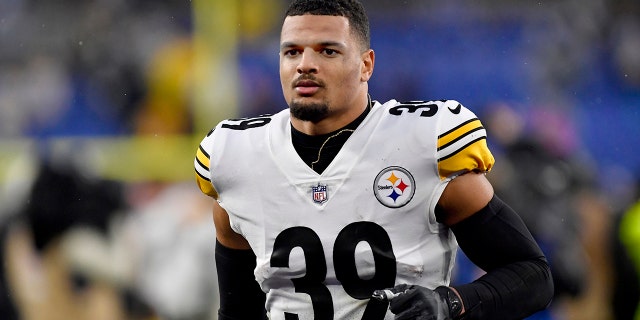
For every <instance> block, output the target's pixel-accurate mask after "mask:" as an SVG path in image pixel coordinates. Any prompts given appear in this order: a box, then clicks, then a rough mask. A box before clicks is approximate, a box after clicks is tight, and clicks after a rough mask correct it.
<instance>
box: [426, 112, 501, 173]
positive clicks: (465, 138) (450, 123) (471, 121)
mask: <svg viewBox="0 0 640 320" xmlns="http://www.w3.org/2000/svg"><path fill="white" fill-rule="evenodd" d="M437 159H438V174H439V175H440V179H442V180H444V179H447V178H450V177H452V176H455V175H458V174H461V173H463V172H468V171H482V172H488V171H490V170H491V168H492V167H493V164H494V162H495V159H494V158H493V155H492V154H491V151H490V150H489V147H488V146H487V132H486V130H485V128H484V127H483V126H482V123H481V122H480V120H479V119H478V118H477V117H476V115H475V114H474V113H473V112H472V111H470V110H469V109H467V108H465V107H464V106H462V105H461V104H460V103H458V102H457V101H455V100H449V101H446V102H445V104H444V108H443V110H442V115H441V116H440V119H439V125H438V149H437Z"/></svg>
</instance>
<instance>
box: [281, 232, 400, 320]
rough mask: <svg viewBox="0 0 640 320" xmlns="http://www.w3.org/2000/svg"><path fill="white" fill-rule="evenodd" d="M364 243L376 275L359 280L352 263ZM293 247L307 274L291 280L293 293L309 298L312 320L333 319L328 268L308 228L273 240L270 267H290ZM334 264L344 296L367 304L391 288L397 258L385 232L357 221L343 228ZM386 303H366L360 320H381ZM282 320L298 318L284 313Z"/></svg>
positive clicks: (354, 262) (314, 237) (319, 244)
mask: <svg viewBox="0 0 640 320" xmlns="http://www.w3.org/2000/svg"><path fill="white" fill-rule="evenodd" d="M360 242H366V243H367V244H368V245H369V246H370V248H371V251H372V253H373V259H374V263H375V275H374V276H373V278H371V279H362V278H360V276H359V275H358V270H357V266H356V261H355V250H356V246H357V245H358V244H359V243H360ZM295 247H300V248H301V249H302V251H303V253H304V258H305V264H306V273H305V275H304V277H301V278H296V279H291V281H292V282H293V285H294V288H295V290H296V292H303V293H306V294H308V295H309V296H310V297H311V302H312V305H313V312H314V319H321V320H324V319H333V300H332V297H331V293H330V292H329V289H328V288H327V287H326V286H325V285H324V281H325V279H326V276H327V264H326V260H325V258H324V250H323V248H322V243H321V241H320V238H319V237H318V235H317V234H316V233H315V232H314V231H313V230H311V229H309V228H307V227H292V228H288V229H286V230H284V231H282V232H281V233H280V234H279V235H278V236H277V237H276V240H275V243H274V246H273V254H272V255H271V266H272V267H281V268H288V267H289V255H290V254H291V251H292V250H293V248H295ZM333 264H334V266H335V272H336V277H337V279H338V280H339V281H340V283H341V284H342V286H343V288H344V290H345V292H346V293H347V294H349V296H351V297H353V298H354V299H359V300H367V299H369V298H370V297H371V293H372V292H373V290H375V289H381V288H388V287H392V286H393V285H394V282H395V278H396V258H395V255H394V254H393V247H392V245H391V239H389V235H388V234H387V232H386V231H385V230H384V229H383V228H382V227H381V226H379V225H377V224H375V223H373V222H366V221H359V222H354V223H352V224H349V225H348V226H346V227H345V228H344V229H342V231H340V233H339V234H338V236H337V238H336V241H335V243H334V246H333ZM387 307H388V305H387V303H384V302H380V301H377V300H375V299H369V302H368V303H367V307H366V309H365V312H364V315H363V317H362V319H367V320H382V319H384V316H385V314H386V312H387ZM285 319H287V320H296V319H298V316H297V315H295V314H291V313H285Z"/></svg>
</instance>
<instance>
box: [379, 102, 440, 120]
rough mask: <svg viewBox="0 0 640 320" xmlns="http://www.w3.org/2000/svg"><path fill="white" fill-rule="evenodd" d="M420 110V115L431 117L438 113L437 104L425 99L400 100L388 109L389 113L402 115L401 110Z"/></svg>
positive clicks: (411, 111)
mask: <svg viewBox="0 0 640 320" xmlns="http://www.w3.org/2000/svg"><path fill="white" fill-rule="evenodd" d="M418 110H421V112H420V116H421V117H433V116H434V115H435V114H436V113H438V105H436V104H434V103H431V102H426V101H409V102H401V103H400V104H399V105H397V106H395V107H393V108H391V109H389V113H390V114H392V115H394V116H399V115H402V113H403V112H405V111H406V112H408V113H416V111H418Z"/></svg>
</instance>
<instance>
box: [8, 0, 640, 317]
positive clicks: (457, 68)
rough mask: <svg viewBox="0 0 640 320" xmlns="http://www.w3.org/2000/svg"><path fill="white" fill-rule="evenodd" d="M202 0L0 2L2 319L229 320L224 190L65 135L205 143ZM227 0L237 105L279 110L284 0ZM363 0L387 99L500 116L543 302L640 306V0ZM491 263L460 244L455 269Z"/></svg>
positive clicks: (507, 171)
mask: <svg viewBox="0 0 640 320" xmlns="http://www.w3.org/2000/svg"><path fill="white" fill-rule="evenodd" d="M196 2H198V1H184V0H182V1H179V0H164V1H150V0H135V1H124V0H92V1H78V0H59V1H44V0H6V1H0V70H1V72H0V167H1V168H0V254H1V255H2V261H3V263H2V264H0V315H1V316H0V318H2V319H7V320H11V319H26V320H31V319H33V320H39V319H53V320H55V319H105V320H107V319H131V320H137V319H176V320H182V319H184V320H187V319H188V320H209V319H216V315H215V310H216V294H217V286H216V275H215V264H214V260H213V259H214V258H213V248H214V243H215V234H214V229H213V226H212V221H211V214H210V205H211V204H210V201H212V200H211V199H209V198H207V197H205V196H203V195H201V194H200V193H199V191H198V190H197V187H196V186H195V183H194V182H193V181H192V180H191V177H184V178H180V179H174V180H169V181H168V180H166V179H160V178H154V177H153V175H151V176H149V177H148V179H144V180H140V179H122V178H114V177H113V176H104V175H102V174H100V172H99V171H97V170H95V166H96V165H98V162H99V160H96V159H93V158H91V157H89V158H87V157H81V156H80V154H81V152H80V151H78V148H73V147H70V148H63V149H62V151H61V150H59V148H57V147H55V148H54V145H55V146H59V143H58V142H59V141H60V140H61V139H62V140H64V139H65V138H67V137H82V138H85V139H89V140H88V141H91V139H97V138H112V137H124V138H125V139H127V138H130V137H139V136H169V135H179V136H186V137H195V138H194V139H193V141H194V144H193V150H194V153H195V147H196V145H197V141H198V140H199V138H200V137H201V136H203V135H204V134H206V131H204V130H208V129H209V128H206V129H205V128H198V127H197V126H195V125H194V119H193V118H194V117H196V116H197V112H196V111H195V110H194V107H193V104H194V101H193V95H194V92H193V91H194V85H193V81H194V76H193V72H194V70H193V55H194V51H195V50H196V48H195V46H194V41H193V35H194V34H195V33H197V32H198V30H197V27H196V24H195V23H194V10H195V9H194V8H195V7H196V6H195V3H196ZM223 2H224V3H227V5H228V6H229V8H231V7H232V6H233V9H234V10H233V11H234V12H237V13H238V15H239V16H238V18H237V21H238V30H237V32H238V43H237V46H238V48H237V57H236V58H237V61H236V62H237V71H238V74H239V75H238V92H239V93H238V97H237V104H238V105H237V106H236V108H235V109H234V110H235V111H234V112H235V113H236V114H237V115H238V116H250V115H256V114H261V113H270V112H275V111H278V110H280V109H282V108H283V107H284V101H283V100H282V97H281V90H280V83H279V81H278V78H277V77H278V73H277V64H278V56H277V50H278V48H277V46H278V45H277V42H278V31H279V24H280V14H281V10H279V8H282V7H283V6H284V5H286V1H285V0H263V1H261V0H239V1H221V2H220V3H223ZM365 4H366V6H367V8H368V9H369V10H370V15H371V23H372V29H373V43H372V45H373V47H374V49H375V50H376V54H377V56H376V58H377V64H376V74H375V75H374V77H373V80H372V82H371V91H372V94H373V98H374V99H377V100H380V101H386V100H387V99H390V98H397V99H407V100H410V99H425V98H433V99H442V98H450V99H457V100H460V101H461V102H462V103H463V104H465V105H466V106H467V107H469V108H470V109H472V110H474V111H476V113H477V114H478V116H480V118H481V119H482V121H483V123H484V125H485V126H486V127H487V129H488V132H489V139H488V141H489V144H490V147H491V149H492V150H493V151H494V153H495V156H496V159H497V162H496V167H495V169H494V170H493V171H492V172H491V173H490V174H489V175H488V177H489V178H490V180H491V181H492V183H493V184H494V186H495V188H496V192H497V194H498V195H499V196H500V197H502V198H503V199H504V200H505V201H506V202H507V203H509V204H511V205H512V206H513V207H514V209H515V210H516V211H517V212H518V213H520V214H521V215H522V217H523V219H524V221H525V222H526V223H527V225H528V226H529V228H530V229H531V230H532V232H533V234H534V236H535V237H536V239H537V240H538V241H539V242H540V244H541V246H542V248H543V250H544V251H545V252H546V254H547V256H548V257H549V260H550V263H551V266H552V271H553V274H554V280H555V285H556V298H555V299H554V301H553V303H552V304H551V306H550V308H549V309H548V310H546V311H544V312H541V313H539V314H536V315H535V316H534V317H531V319H554V320H564V319H567V320H568V319H572V320H573V319H580V320H584V319H586V320H589V319H593V320H601V319H602V320H613V319H620V320H624V319H634V320H638V319H640V311H639V310H638V304H639V302H640V277H639V276H638V275H639V274H640V191H639V190H640V188H639V185H638V183H639V182H640V181H639V180H640V179H639V177H640V154H639V153H638V152H636V151H635V150H634V149H635V146H638V145H640V129H638V128H637V123H639V122H640V54H638V52H640V4H639V3H638V2H637V1H633V0H592V1H586V2H585V1H580V0H562V1H535V2H530V1H521V0H481V1H474V2H473V3H472V4H471V3H469V2H468V1H461V0H457V1H447V2H442V1H433V0H431V1H424V0H408V1H383V0H375V1H366V3H365ZM214 32H225V31H224V30H220V31H216V30H214ZM206 86H209V87H216V84H215V83H211V84H206ZM212 107H213V106H212ZM215 107H220V106H215ZM218 120H220V119H210V122H211V126H213V125H214V124H215V123H216V122H217V121H218ZM16 141H18V142H17V143H23V144H26V146H24V147H20V148H15V147H14V146H15V143H16ZM25 141H26V142H25ZM189 141H190V140H189ZM71 143H73V142H71ZM89 143H90V142H89ZM10 146H11V147H10ZM2 149H3V150H2ZM15 150H18V151H15ZM136 150H138V149H135V148H134V149H133V150H132V151H131V152H135V151H136ZM164 152H167V153H171V152H177V151H176V150H166V151H164ZM117 156H118V155H116V158H117ZM124 158H126V157H123V159H124ZM185 159H187V161H185V162H184V163H182V164H178V165H184V166H192V163H191V159H192V154H186V155H185ZM148 161H150V162H154V163H155V162H161V161H162V159H148ZM124 165H126V164H124ZM171 165H176V163H175V162H173V163H171ZM140 170H144V168H141V169H140ZM166 170H167V171H171V170H174V169H173V168H171V167H167V168H166ZM479 273H481V271H480V270H477V269H475V268H474V267H473V266H472V265H471V264H470V263H469V262H468V261H467V260H466V258H465V256H464V255H463V254H461V255H460V259H459V261H458V266H457V268H456V270H455V280H454V281H468V280H469V279H473V278H475V277H476V276H478V274H479Z"/></svg>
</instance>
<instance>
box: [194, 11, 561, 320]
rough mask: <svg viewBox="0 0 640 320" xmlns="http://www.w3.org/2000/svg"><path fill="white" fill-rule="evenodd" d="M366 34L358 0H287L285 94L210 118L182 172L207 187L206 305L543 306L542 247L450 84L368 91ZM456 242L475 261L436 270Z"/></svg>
mask: <svg viewBox="0 0 640 320" xmlns="http://www.w3.org/2000/svg"><path fill="white" fill-rule="evenodd" d="M369 41H370V40H369V26H368V18H367V16H366V13H365V12H364V8H363V7H362V4H361V3H359V2H357V1H349V0H344V1H314V0H311V1H305V0H300V1H298V0H296V1H293V2H292V3H291V5H290V7H289V9H288V10H287V13H286V17H285V19H284V21H283V24H282V31H281V42H280V44H281V47H280V77H281V85H282V90H283V93H284V97H285V99H286V101H287V103H288V105H289V109H285V110H282V111H281V112H279V113H277V114H275V115H265V116H261V117H255V118H242V119H229V120H226V121H222V122H221V123H219V124H218V125H217V126H216V127H215V129H214V130H211V132H209V134H208V135H207V136H206V137H205V138H204V140H203V141H202V143H201V144H200V147H199V149H198V151H197V156H196V159H195V161H194V165H195V169H196V173H197V176H196V179H197V183H198V185H199V186H200V188H201V190H202V191H203V192H204V193H205V194H207V195H209V196H211V197H213V198H214V199H215V200H216V201H214V202H213V216H214V222H215V227H216V238H217V242H216V263H217V272H218V285H219V288H220V304H221V305H220V309H219V314H218V315H219V319H224V320H229V319H238V320H240V319H264V318H267V317H268V318H269V319H274V320H275V319H298V318H300V319H312V318H313V319H334V318H339V319H347V318H349V319H367V320H369V319H393V318H395V319H454V318H459V317H461V316H462V317H464V318H466V319H520V318H522V317H525V316H528V315H530V314H532V313H533V312H535V311H537V310H540V309H544V308H545V307H546V306H547V304H548V303H549V301H550V300H551V298H552V295H553V285H552V279H551V274H550V271H549V268H548V264H547V261H546V258H545V257H544V254H543V253H542V251H541V250H540V248H539V247H538V245H537V243H536V242H535V240H534V239H533V237H532V236H531V234H530V233H529V231H528V230H527V229H526V227H525V225H524V223H523V222H522V221H521V220H520V218H519V217H518V215H517V214H516V213H515V212H513V210H512V209H511V208H510V207H509V206H507V205H506V204H505V203H503V202H502V201H501V200H500V199H499V198H497V197H496V196H495V195H494V193H493V189H492V187H491V185H490V183H489V182H488V180H487V179H486V178H485V174H486V173H487V172H488V171H489V170H490V169H491V167H492V165H493V157H492V155H491V153H490V152H489V150H488V148H487V146H486V140H485V137H486V135H485V130H484V128H483V127H482V126H481V124H480V121H479V120H478V119H477V118H476V117H475V115H474V114H473V113H472V112H471V111H470V110H469V109H466V108H464V107H463V106H462V105H461V104H459V103H458V102H456V101H453V100H439V101H411V102H398V101H395V100H391V101H389V102H387V103H385V104H382V103H380V102H377V101H375V100H372V99H371V97H370V96H369V92H368V86H367V82H368V80H369V79H370V77H371V75H372V73H373V67H374V52H373V50H371V49H370V43H369ZM376 173H377V176H376ZM372 182H373V188H371V186H372V185H371V183H372ZM418 184H419V185H418ZM399 214H400V215H401V216H398V215H399ZM454 235H455V236H454ZM456 241H457V243H456ZM458 243H459V244H460V247H461V248H462V250H464V251H465V252H466V253H467V254H469V256H470V257H472V258H471V260H472V261H474V263H476V264H478V265H479V266H480V267H482V268H484V269H485V270H486V272H487V273H486V274H485V275H483V276H482V277H480V278H479V279H477V280H476V281H474V282H472V283H468V284H462V285H457V286H449V280H450V275H451V268H452V267H453V260H454V259H455V254H456V250H457V244H458ZM363 244H364V245H363ZM376 289H379V290H380V291H376V292H375V293H374V290H376ZM372 294H373V296H374V298H372ZM389 301H390V302H389ZM388 308H389V309H390V311H389V310H388ZM265 309H266V310H265ZM394 314H395V316H394Z"/></svg>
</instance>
